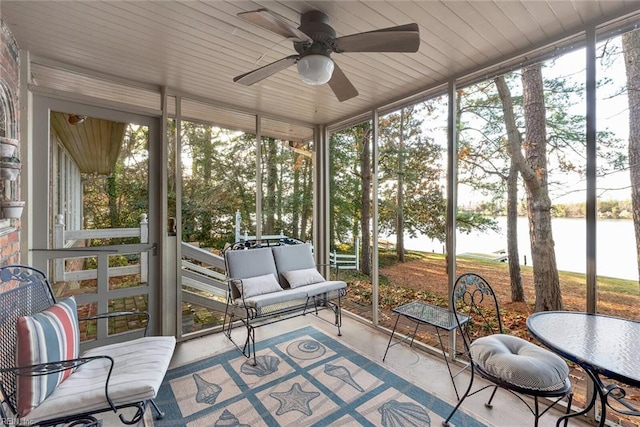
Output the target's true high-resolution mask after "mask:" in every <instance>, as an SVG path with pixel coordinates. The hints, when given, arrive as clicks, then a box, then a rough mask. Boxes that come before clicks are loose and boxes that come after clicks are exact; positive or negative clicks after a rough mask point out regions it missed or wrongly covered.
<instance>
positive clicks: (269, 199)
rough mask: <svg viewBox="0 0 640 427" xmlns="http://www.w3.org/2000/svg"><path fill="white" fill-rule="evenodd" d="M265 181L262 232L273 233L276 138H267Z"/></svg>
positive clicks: (276, 172) (276, 176)
mask: <svg viewBox="0 0 640 427" xmlns="http://www.w3.org/2000/svg"><path fill="white" fill-rule="evenodd" d="M266 158H267V165H266V166H267V182H266V187H267V188H266V190H267V191H266V195H265V197H264V199H265V203H264V214H265V215H266V217H265V223H264V230H263V234H267V235H268V234H275V230H274V228H275V213H276V183H277V180H278V166H277V165H276V140H275V139H273V138H267V156H266Z"/></svg>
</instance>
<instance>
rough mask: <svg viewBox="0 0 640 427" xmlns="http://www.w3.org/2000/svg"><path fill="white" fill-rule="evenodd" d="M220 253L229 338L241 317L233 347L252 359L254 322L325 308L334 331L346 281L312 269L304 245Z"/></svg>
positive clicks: (307, 246)
mask: <svg viewBox="0 0 640 427" xmlns="http://www.w3.org/2000/svg"><path fill="white" fill-rule="evenodd" d="M224 255H225V256H224V258H225V264H226V268H227V283H228V299H227V309H226V313H225V326H224V332H225V334H226V335H227V337H228V338H229V339H230V340H231V341H232V342H234V341H233V339H232V338H231V331H232V329H233V326H234V323H235V322H236V321H237V320H240V321H242V323H243V324H244V326H245V327H246V329H247V337H246V339H245V341H244V344H243V345H242V347H240V346H239V345H238V344H236V347H238V349H239V350H241V351H242V353H243V354H244V355H245V356H246V357H247V358H249V357H251V353H253V356H254V363H255V332H254V329H255V328H257V327H259V326H264V325H267V324H271V323H274V322H278V321H281V320H285V319H289V318H292V317H296V316H300V315H305V314H307V313H310V312H313V313H315V314H317V313H318V310H320V309H325V308H328V309H330V310H332V311H333V313H334V322H333V323H334V324H335V326H336V327H337V328H338V335H340V327H341V325H342V313H341V305H340V299H341V298H342V297H343V296H344V295H345V294H346V288H347V284H346V283H345V282H343V281H338V280H325V278H324V277H323V276H322V275H321V274H320V273H319V272H318V270H317V269H316V265H315V261H314V259H313V254H312V248H311V245H310V244H307V243H304V244H295V245H281V246H272V247H261V248H255V249H248V248H245V249H241V250H232V249H228V250H226V251H225V253H224ZM234 344H235V342H234Z"/></svg>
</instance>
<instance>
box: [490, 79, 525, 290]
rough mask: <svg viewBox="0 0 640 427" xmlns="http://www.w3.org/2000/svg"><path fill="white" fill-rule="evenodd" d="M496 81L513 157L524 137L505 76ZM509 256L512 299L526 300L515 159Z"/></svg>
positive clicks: (509, 197) (509, 181) (510, 192)
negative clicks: (516, 117) (515, 149)
mask: <svg viewBox="0 0 640 427" xmlns="http://www.w3.org/2000/svg"><path fill="white" fill-rule="evenodd" d="M495 83H496V87H497V88H498V94H499V95H500V100H501V101H502V111H503V114H504V124H505V127H506V129H507V139H508V146H507V151H509V153H510V154H509V157H510V158H511V159H513V158H514V156H512V155H511V148H512V147H513V148H515V147H518V150H520V149H521V148H520V147H522V137H521V136H520V132H518V127H517V126H516V120H515V117H514V114H513V99H512V98H511V92H510V91H509V87H508V86H507V83H506V82H505V80H504V77H503V76H500V77H497V78H496V79H495ZM507 257H508V260H509V277H510V279H511V301H513V302H517V301H519V302H524V288H523V286H522V274H521V271H520V253H519V251H518V169H517V167H516V162H515V161H514V160H511V163H510V165H509V176H508V177H507Z"/></svg>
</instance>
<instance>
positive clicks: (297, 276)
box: [282, 267, 324, 288]
mask: <svg viewBox="0 0 640 427" xmlns="http://www.w3.org/2000/svg"><path fill="white" fill-rule="evenodd" d="M282 276H283V277H284V278H285V279H286V281H287V282H288V283H289V286H290V287H291V288H297V287H299V286H305V285H312V284H314V283H320V282H324V277H322V274H320V273H319V272H318V270H316V269H315V267H311V268H303V269H301V270H291V271H285V272H283V273H282Z"/></svg>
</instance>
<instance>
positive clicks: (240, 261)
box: [224, 248, 278, 299]
mask: <svg viewBox="0 0 640 427" xmlns="http://www.w3.org/2000/svg"><path fill="white" fill-rule="evenodd" d="M224 258H225V262H226V264H227V277H229V279H248V278H250V277H257V276H264V275H265V274H269V273H271V274H273V275H274V277H278V271H277V270H276V264H275V262H274V260H273V254H272V253H271V249H270V248H258V249H244V250H235V251H233V250H227V251H225V253H224ZM231 285H232V286H231V290H232V293H233V298H234V299H235V298H240V291H239V289H238V288H237V286H236V285H235V283H234V281H233V280H232V281H231Z"/></svg>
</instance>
